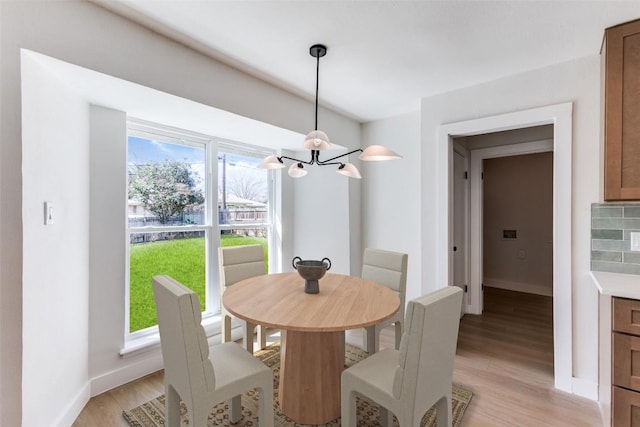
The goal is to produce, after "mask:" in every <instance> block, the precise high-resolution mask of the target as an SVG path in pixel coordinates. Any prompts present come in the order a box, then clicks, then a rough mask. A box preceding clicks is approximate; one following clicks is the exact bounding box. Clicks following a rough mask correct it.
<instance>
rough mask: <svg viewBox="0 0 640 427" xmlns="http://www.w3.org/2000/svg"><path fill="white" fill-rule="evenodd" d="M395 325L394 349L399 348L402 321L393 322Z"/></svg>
mask: <svg viewBox="0 0 640 427" xmlns="http://www.w3.org/2000/svg"><path fill="white" fill-rule="evenodd" d="M395 326H396V350H400V341H402V332H403V331H402V329H403V328H402V321H400V320H398V321H396V322H395Z"/></svg>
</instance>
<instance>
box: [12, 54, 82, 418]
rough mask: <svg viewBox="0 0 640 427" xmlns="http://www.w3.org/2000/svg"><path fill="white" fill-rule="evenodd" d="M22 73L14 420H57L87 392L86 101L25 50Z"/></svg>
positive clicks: (72, 408) (72, 407)
mask: <svg viewBox="0 0 640 427" xmlns="http://www.w3.org/2000/svg"><path fill="white" fill-rule="evenodd" d="M22 74H23V76H22V77H23V79H22V125H23V133H22V142H23V143H22V158H23V159H24V161H23V164H22V220H23V226H24V233H23V236H22V242H23V251H24V255H23V264H22V270H23V273H22V277H23V279H22V283H23V287H22V289H23V291H22V292H23V296H22V301H23V309H22V314H23V315H22V336H23V338H22V352H23V353H22V360H23V362H22V363H23V365H22V366H23V370H22V402H23V406H22V425H25V426H38V425H65V424H69V423H71V422H72V421H73V419H65V414H66V413H74V412H75V411H77V410H79V409H81V408H82V406H80V407H79V408H78V407H77V406H79V405H80V403H79V402H82V401H83V398H85V399H86V398H87V397H88V395H89V389H88V386H87V385H88V361H87V348H88V338H89V325H88V322H86V321H82V319H86V318H87V316H88V312H89V296H88V294H89V288H88V286H87V285H88V283H89V263H88V261H89V260H88V253H89V250H88V249H89V218H90V215H89V165H88V162H87V160H88V158H89V145H88V144H87V141H88V136H89V127H88V122H89V106H88V104H87V103H86V101H84V100H83V99H82V98H81V97H79V96H78V95H77V94H75V93H73V92H71V91H70V90H69V88H68V87H66V86H65V85H64V84H63V83H62V82H60V81H58V80H56V79H55V78H53V77H51V75H50V74H47V72H46V70H45V69H44V68H42V67H41V66H39V64H37V63H35V61H34V60H33V59H31V58H30V57H29V56H28V55H24V57H23V61H22ZM45 201H50V202H53V203H54V207H53V215H52V217H53V223H52V224H48V225H45V224H44V206H43V205H44V202H45ZM6 309H7V307H6V306H3V308H2V310H3V311H4V310H6ZM3 347H4V342H3ZM44 355H46V357H43V356H44ZM51 385H54V386H55V392H54V393H51V391H50V387H51ZM74 405H76V407H74ZM7 425H12V424H7Z"/></svg>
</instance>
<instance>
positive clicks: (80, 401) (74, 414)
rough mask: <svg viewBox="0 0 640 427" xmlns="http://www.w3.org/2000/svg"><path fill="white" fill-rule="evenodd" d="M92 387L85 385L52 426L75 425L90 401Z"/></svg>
mask: <svg viewBox="0 0 640 427" xmlns="http://www.w3.org/2000/svg"><path fill="white" fill-rule="evenodd" d="M89 389H90V386H89V383H87V384H85V386H84V387H82V389H81V390H80V391H79V392H78V394H77V395H76V397H75V398H74V399H72V400H71V402H69V404H68V405H67V406H66V407H65V408H64V409H63V410H62V412H61V413H60V416H58V417H57V419H56V420H55V421H54V422H53V423H51V425H52V426H70V425H73V423H74V422H75V420H76V419H77V418H78V415H80V412H82V409H83V408H84V406H85V405H86V404H87V402H88V401H89V399H90V397H91V396H90V392H89Z"/></svg>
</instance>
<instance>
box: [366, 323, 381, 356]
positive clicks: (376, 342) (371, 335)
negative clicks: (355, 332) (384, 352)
mask: <svg viewBox="0 0 640 427" xmlns="http://www.w3.org/2000/svg"><path fill="white" fill-rule="evenodd" d="M379 348H380V331H379V330H377V328H376V327H375V325H374V326H369V327H367V328H365V329H364V350H365V351H366V352H367V353H369V355H371V354H373V353H376V352H377V351H378V350H379Z"/></svg>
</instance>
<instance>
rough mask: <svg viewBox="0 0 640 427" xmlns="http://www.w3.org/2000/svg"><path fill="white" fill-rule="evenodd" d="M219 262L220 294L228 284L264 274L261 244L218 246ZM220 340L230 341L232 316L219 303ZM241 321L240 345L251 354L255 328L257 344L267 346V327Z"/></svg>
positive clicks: (261, 347)
mask: <svg viewBox="0 0 640 427" xmlns="http://www.w3.org/2000/svg"><path fill="white" fill-rule="evenodd" d="M218 260H219V263H220V295H222V294H224V291H225V290H226V289H227V287H228V286H232V285H233V284H234V283H236V282H239V281H241V280H244V279H248V278H250V277H255V276H260V275H263V274H265V268H264V253H263V248H262V245H246V246H227V247H221V248H218ZM221 312H222V333H221V335H222V342H229V341H231V319H232V318H233V317H234V316H233V315H232V314H231V313H229V312H228V311H227V310H226V308H225V307H224V305H222V304H221ZM242 322H243V326H242V328H243V334H242V345H243V346H244V348H245V349H246V350H247V351H248V352H249V353H251V354H253V331H254V330H255V329H257V335H258V337H257V338H258V346H259V348H260V349H263V348H265V347H266V346H267V329H266V327H264V326H262V325H255V324H253V323H249V322H246V321H244V320H243V321H242Z"/></svg>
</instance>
